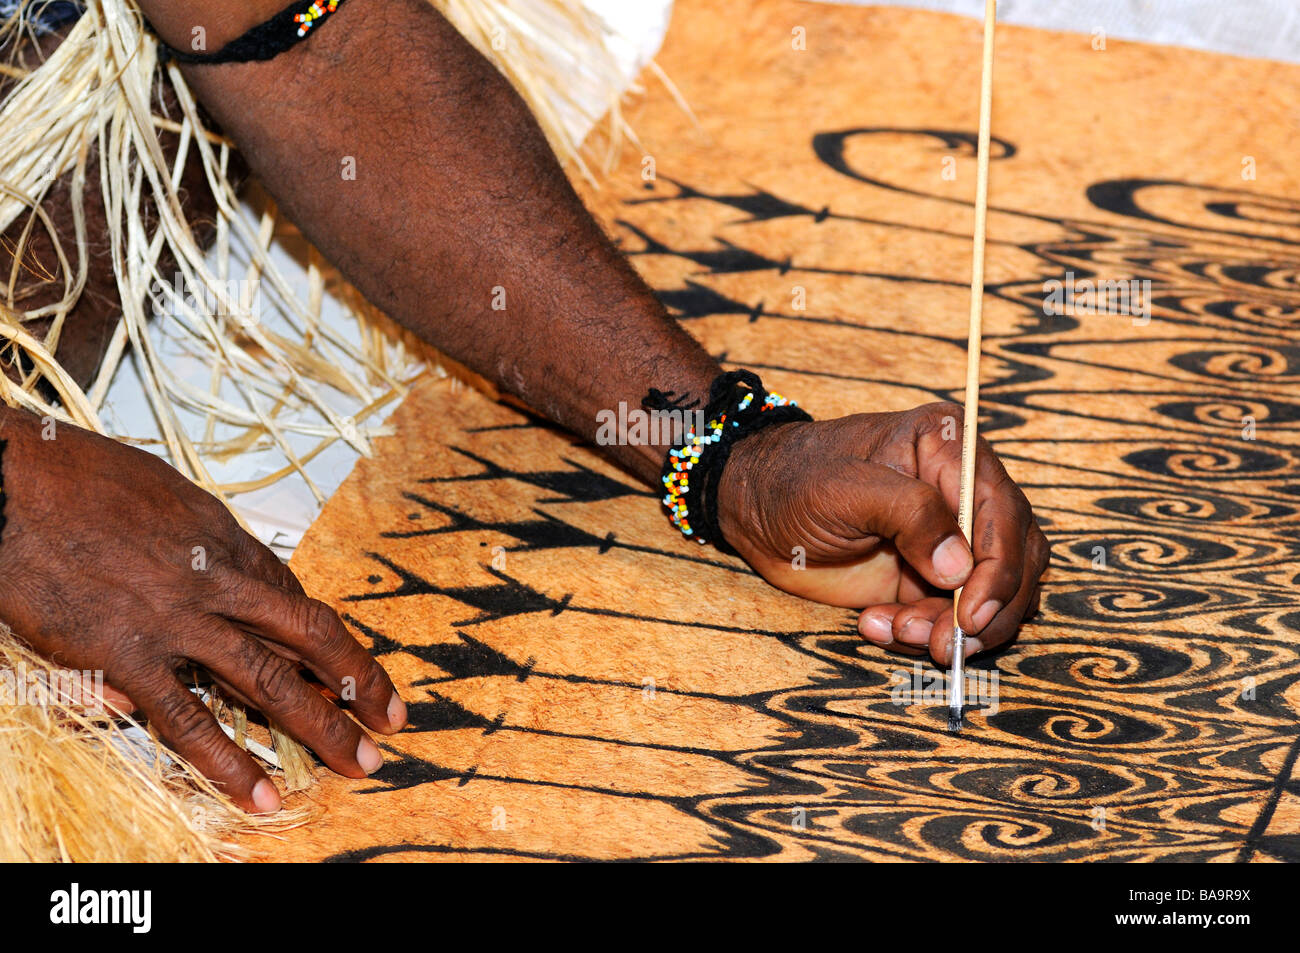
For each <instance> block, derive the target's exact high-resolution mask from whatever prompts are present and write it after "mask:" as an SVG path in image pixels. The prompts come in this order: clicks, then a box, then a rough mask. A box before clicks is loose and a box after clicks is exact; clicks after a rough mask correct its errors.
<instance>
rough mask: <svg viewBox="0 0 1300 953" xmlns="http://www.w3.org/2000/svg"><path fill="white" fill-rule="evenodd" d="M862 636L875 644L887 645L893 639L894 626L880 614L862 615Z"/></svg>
mask: <svg viewBox="0 0 1300 953" xmlns="http://www.w3.org/2000/svg"><path fill="white" fill-rule="evenodd" d="M862 637H863V638H864V639H866V640H867V641H868V642H874V643H875V644H876V645H888V644H889V643H890V642H892V641H894V627H893V625H891V624H890V622H889V620H888V619H887V618H885V617H884V616H882V615H868V616H863V618H862Z"/></svg>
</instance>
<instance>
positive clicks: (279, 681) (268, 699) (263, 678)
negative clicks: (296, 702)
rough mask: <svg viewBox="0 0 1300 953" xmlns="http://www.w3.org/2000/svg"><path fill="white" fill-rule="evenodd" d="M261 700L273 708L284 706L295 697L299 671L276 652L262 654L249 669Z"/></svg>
mask: <svg viewBox="0 0 1300 953" xmlns="http://www.w3.org/2000/svg"><path fill="white" fill-rule="evenodd" d="M249 674H250V677H251V678H252V680H253V685H254V686H256V688H257V692H258V695H259V700H261V701H262V702H264V703H266V704H268V705H270V706H271V707H272V708H284V707H285V706H286V705H287V704H288V702H289V700H290V699H291V698H292V697H293V691H294V688H295V687H296V682H297V681H298V671H297V669H296V668H295V667H294V666H293V665H292V664H290V662H289V661H288V660H287V659H284V658H281V657H280V656H279V655H276V654H275V653H274V652H270V651H268V652H265V653H263V654H260V655H259V656H258V658H257V660H256V661H254V662H253V664H252V665H251V667H250V669H249Z"/></svg>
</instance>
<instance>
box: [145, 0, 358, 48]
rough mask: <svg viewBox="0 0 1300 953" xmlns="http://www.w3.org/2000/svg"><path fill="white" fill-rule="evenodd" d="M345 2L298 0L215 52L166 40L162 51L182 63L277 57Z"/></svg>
mask: <svg viewBox="0 0 1300 953" xmlns="http://www.w3.org/2000/svg"><path fill="white" fill-rule="evenodd" d="M341 6H343V0H313V2H311V3H306V2H304V0H297V2H295V3H291V4H289V6H287V7H285V8H284V9H283V10H281V11H280V12H279V13H277V14H276V15H275V16H273V17H271V19H269V20H267V21H266V22H265V23H259V24H258V25H257V26H255V27H253V28H252V29H251V30H249V31H248V32H247V33H245V34H243V35H242V36H238V37H235V39H233V40H231V41H230V42H229V43H227V44H226V45H225V46H223V47H222V48H221V49H219V50H217V51H216V52H215V53H199V52H187V51H185V50H177V49H174V48H172V47H170V46H166V45H165V44H159V53H160V54H161V55H164V56H169V57H171V58H172V59H174V60H176V61H177V62H179V63H252V62H257V61H260V60H269V59H273V58H274V57H276V56H279V55H280V54H281V53H283V52H284V51H285V50H287V49H289V48H290V47H292V46H294V45H295V44H297V43H299V42H301V41H302V40H304V39H306V38H307V36H308V35H309V34H311V33H312V32H314V31H315V30H316V29H317V28H318V27H319V26H320V25H321V24H322V23H323V22H324V21H325V20H327V19H329V17H330V15H331V14H332V13H334V11H335V10H337V9H338V8H339V7H341Z"/></svg>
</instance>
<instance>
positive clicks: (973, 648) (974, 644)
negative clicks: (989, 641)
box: [964, 639, 984, 658]
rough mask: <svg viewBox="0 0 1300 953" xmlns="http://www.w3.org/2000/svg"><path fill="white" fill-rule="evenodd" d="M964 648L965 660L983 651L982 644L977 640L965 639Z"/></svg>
mask: <svg viewBox="0 0 1300 953" xmlns="http://www.w3.org/2000/svg"><path fill="white" fill-rule="evenodd" d="M964 647H965V649H966V658H970V657H971V656H972V655H974V654H975V653H976V652H983V651H984V643H982V642H981V641H980V640H979V639H967V640H966V641H965V643H964Z"/></svg>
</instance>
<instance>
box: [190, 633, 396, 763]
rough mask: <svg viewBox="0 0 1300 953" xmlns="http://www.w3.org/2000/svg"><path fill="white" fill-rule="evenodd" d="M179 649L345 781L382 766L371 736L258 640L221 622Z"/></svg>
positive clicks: (377, 749)
mask: <svg viewBox="0 0 1300 953" xmlns="http://www.w3.org/2000/svg"><path fill="white" fill-rule="evenodd" d="M182 649H183V650H184V652H185V655H186V657H187V658H190V659H192V660H193V661H195V662H197V663H198V664H200V665H202V666H203V667H204V668H206V669H207V670H208V671H209V672H211V673H212V674H213V676H214V677H215V678H219V679H220V680H221V681H222V682H225V683H228V684H229V685H230V687H231V688H233V689H234V690H235V691H236V692H237V693H238V694H239V695H240V696H241V697H242V698H245V699H247V700H248V701H250V702H251V703H252V704H253V706H254V707H256V708H257V709H258V710H259V711H261V712H262V713H263V714H265V715H266V716H267V717H268V718H271V719H273V720H274V721H275V722H276V723H277V724H278V725H280V727H281V728H283V729H284V730H285V731H286V732H288V733H289V734H290V735H292V736H293V737H295V738H297V739H298V740H299V741H301V742H302V743H303V744H305V745H307V746H308V747H309V748H311V749H312V751H314V752H316V754H317V755H318V756H319V757H320V759H321V760H322V761H324V762H325V764H327V765H328V766H329V767H330V768H331V769H332V770H334V771H336V772H338V773H339V774H341V775H343V776H344V777H349V778H364V777H366V776H368V775H370V774H373V773H374V772H375V771H377V770H379V768H380V767H381V766H382V765H383V756H382V755H381V754H380V753H379V748H378V747H377V746H376V745H375V743H374V742H373V741H371V740H370V736H369V735H367V734H366V733H365V732H364V731H362V730H361V728H360V727H359V726H358V725H357V723H356V722H354V721H353V720H352V719H351V718H349V717H348V716H347V715H346V714H344V712H343V711H342V710H340V709H339V708H338V707H337V706H336V705H333V704H331V703H330V702H329V701H327V700H326V699H325V697H324V696H323V695H321V693H320V692H319V691H317V690H316V689H315V688H313V687H312V686H311V685H309V684H307V682H306V680H305V679H303V677H302V675H301V674H300V672H299V669H298V666H297V665H295V664H294V663H293V662H290V661H289V660H288V659H286V658H284V657H283V656H280V655H277V654H276V653H274V652H272V651H271V650H270V649H269V648H267V647H266V646H265V645H263V644H262V643H261V642H260V641H259V640H258V639H255V638H252V637H251V636H248V635H245V634H244V633H243V632H240V631H239V630H238V629H236V628H235V627H234V626H232V625H230V624H229V623H228V622H225V621H224V620H221V621H220V622H218V623H217V624H216V625H215V627H214V628H213V629H212V630H211V631H208V632H202V631H200V632H196V633H194V634H193V635H191V636H190V637H189V638H188V639H187V640H186V642H185V643H184V644H183V645H182Z"/></svg>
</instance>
